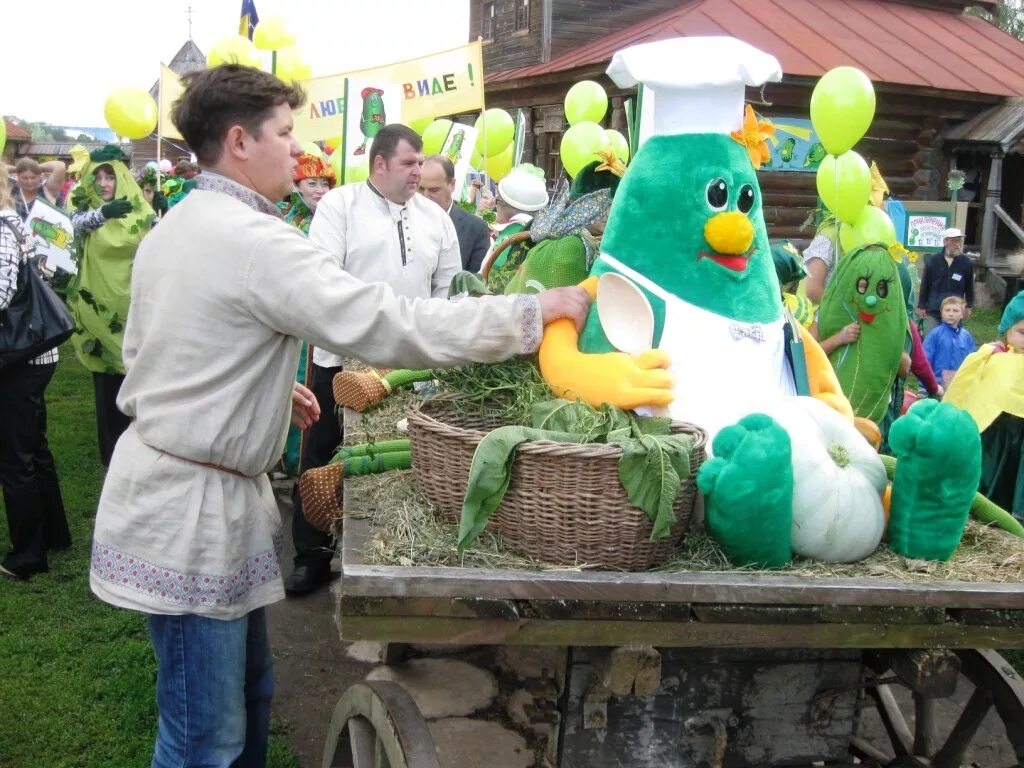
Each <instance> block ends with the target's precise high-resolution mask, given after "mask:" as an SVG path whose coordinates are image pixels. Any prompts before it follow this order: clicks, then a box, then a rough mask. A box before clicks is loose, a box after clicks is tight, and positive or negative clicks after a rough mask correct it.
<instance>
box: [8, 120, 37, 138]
mask: <svg viewBox="0 0 1024 768" xmlns="http://www.w3.org/2000/svg"><path fill="white" fill-rule="evenodd" d="M4 128H6V129H7V138H8V139H15V140H17V141H21V140H24V139H31V138H32V134H31V133H29V132H28V131H26V130H25V129H24V128H22V127H21V126H20V125H18V124H17V123H12V122H11V121H10V120H4Z"/></svg>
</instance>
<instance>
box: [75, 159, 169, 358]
mask: <svg viewBox="0 0 1024 768" xmlns="http://www.w3.org/2000/svg"><path fill="white" fill-rule="evenodd" d="M124 159H125V157H124V154H123V153H122V152H121V150H120V149H118V148H117V147H116V146H112V145H107V146H106V147H104V148H103V149H101V150H97V151H95V152H93V153H92V154H90V156H89V162H88V163H86V164H85V166H84V167H83V168H82V182H81V184H79V186H78V188H77V189H76V190H75V195H74V197H73V199H72V205H73V207H74V208H75V210H76V211H86V210H92V209H96V208H100V207H101V206H103V204H104V200H103V199H102V198H101V197H100V194H99V190H98V188H97V186H96V175H95V174H96V170H97V169H98V168H99V167H100V166H101V165H107V166H109V167H110V168H112V169H113V171H114V177H115V178H116V180H117V187H116V189H115V191H114V197H115V199H116V198H126V199H127V200H128V202H130V203H131V204H132V210H131V212H130V213H129V214H128V215H127V216H125V217H124V218H121V219H108V220H107V221H105V222H104V223H103V224H102V226H100V227H99V228H98V229H95V230H93V231H92V232H90V233H89V234H87V235H85V237H84V238H83V239H82V240H81V242H80V243H79V254H80V261H79V264H78V274H77V275H76V279H75V284H74V286H73V288H72V290H71V291H70V292H69V293H70V296H71V300H70V302H69V304H70V308H71V314H72V315H73V316H74V318H75V324H76V325H77V326H78V328H77V330H76V331H75V334H74V335H73V336H72V337H71V343H72V344H73V345H74V348H75V352H76V353H77V355H78V359H79V360H80V361H81V362H82V365H84V366H85V367H86V368H88V369H89V370H90V371H93V372H95V373H122V374H123V373H124V372H125V371H124V363H123V362H122V360H121V344H122V342H123V340H124V324H125V320H126V318H127V316H128V299H129V295H130V290H131V274H132V263H133V261H134V260H135V251H136V250H137V249H138V247H139V243H140V242H141V241H142V238H143V237H144V236H145V234H146V233H147V232H148V231H149V228H150V226H152V223H153V217H154V216H155V213H154V212H153V209H152V208H151V207H150V205H149V203H147V202H146V200H145V198H143V196H142V190H141V189H140V188H139V185H138V184H137V183H136V182H135V179H134V178H133V177H132V174H131V171H129V170H128V166H126V165H125V164H124V162H123V161H124Z"/></svg>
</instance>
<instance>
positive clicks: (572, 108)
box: [565, 80, 608, 125]
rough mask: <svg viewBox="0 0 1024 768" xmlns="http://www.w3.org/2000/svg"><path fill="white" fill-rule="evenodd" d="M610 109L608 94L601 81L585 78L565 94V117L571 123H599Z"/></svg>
mask: <svg viewBox="0 0 1024 768" xmlns="http://www.w3.org/2000/svg"><path fill="white" fill-rule="evenodd" d="M607 111H608V95H607V94H606V93H605V91H604V88H602V87H601V84H600V83H595V82H594V81H593V80H583V81H581V82H579V83H576V85H574V86H573V87H572V88H570V89H569V92H568V93H567V94H565V119H566V120H567V121H568V122H569V125H576V124H577V123H587V122H589V123H599V122H601V120H603V119H604V114H605V112H607Z"/></svg>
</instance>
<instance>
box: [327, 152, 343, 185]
mask: <svg viewBox="0 0 1024 768" xmlns="http://www.w3.org/2000/svg"><path fill="white" fill-rule="evenodd" d="M341 158H342V154H341V152H340V151H338V152H332V153H331V156H330V157H328V158H327V162H328V163H330V165H331V168H332V169H333V170H334V178H335V180H336V181H337V183H338V184H341V183H342V179H343V175H344V174H342V172H341Z"/></svg>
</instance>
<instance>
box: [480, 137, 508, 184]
mask: <svg viewBox="0 0 1024 768" xmlns="http://www.w3.org/2000/svg"><path fill="white" fill-rule="evenodd" d="M514 152H515V145H513V144H509V145H508V146H507V147H505V151H504V152H501V153H499V154H497V155H491V156H490V157H485V158H484V173H486V174H487V175H488V176H490V177H491V178H492V179H494V180H495V181H501V180H502V179H504V178H505V177H506V176H508V172H509V171H511V170H512V162H513V160H514V159H515V158H513V157H512V155H513V154H514Z"/></svg>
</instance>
